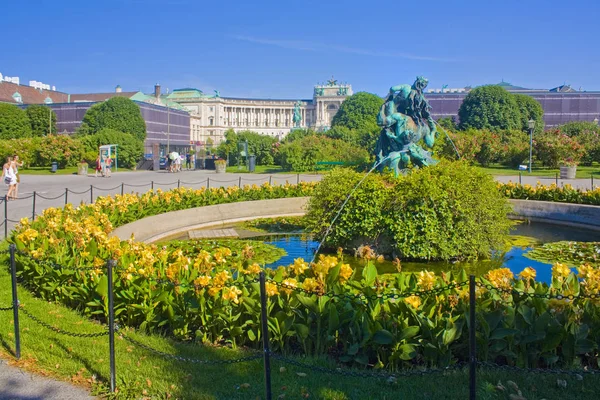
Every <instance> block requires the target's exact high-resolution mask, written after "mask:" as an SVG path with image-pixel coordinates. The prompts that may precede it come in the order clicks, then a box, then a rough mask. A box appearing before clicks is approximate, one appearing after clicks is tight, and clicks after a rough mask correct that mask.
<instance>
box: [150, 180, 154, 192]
mask: <svg viewBox="0 0 600 400" xmlns="http://www.w3.org/2000/svg"><path fill="white" fill-rule="evenodd" d="M150 190H154V181H150Z"/></svg>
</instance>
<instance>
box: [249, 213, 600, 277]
mask: <svg viewBox="0 0 600 400" xmlns="http://www.w3.org/2000/svg"><path fill="white" fill-rule="evenodd" d="M512 234H513V235H521V236H529V237H533V238H536V239H537V240H538V241H539V242H540V244H543V243H550V242H556V241H561V240H571V241H593V240H598V238H597V233H595V232H589V231H582V230H580V229H574V228H566V227H558V226H556V225H551V224H543V223H535V224H521V225H518V226H517V227H515V229H514V230H513V232H512ZM257 239H258V240H261V241H263V242H265V243H269V244H272V245H274V246H277V247H279V248H282V249H284V250H285V251H286V252H287V255H286V256H284V257H282V258H280V259H279V260H277V261H276V262H274V263H271V264H268V265H267V266H266V267H267V268H276V267H278V266H280V265H284V266H287V265H290V264H292V263H293V262H294V259H296V258H299V257H301V258H303V259H305V260H310V259H312V257H313V254H314V252H315V251H316V250H317V248H318V246H319V243H318V242H316V241H314V240H311V239H310V237H309V236H306V235H289V236H267V237H262V238H257ZM531 249H532V248H531V247H527V248H522V247H513V248H512V249H511V250H510V251H508V252H507V253H506V254H504V256H503V257H502V258H501V259H496V260H487V261H480V262H474V263H446V262H430V263H427V262H403V263H402V271H406V272H417V271H420V270H424V269H427V270H430V271H435V272H441V271H449V270H457V269H459V268H466V269H468V270H469V271H470V272H471V273H474V274H475V275H481V274H484V273H485V272H486V271H487V270H490V269H493V268H500V267H505V268H509V269H510V270H511V271H512V272H513V273H514V274H515V275H517V274H519V273H520V272H521V271H522V270H523V269H524V268H525V267H532V268H534V269H535V270H536V272H537V277H536V280H538V281H541V282H546V283H550V281H551V279H552V270H551V267H552V265H551V264H548V263H544V262H540V261H535V260H532V259H529V258H527V257H525V253H527V252H528V251H530V250H531ZM344 261H345V262H349V263H350V264H351V265H352V266H353V267H359V268H360V267H361V265H362V264H363V262H362V261H361V260H358V259H356V258H354V257H351V256H348V255H345V256H344ZM377 265H378V269H379V271H380V273H393V272H395V267H394V266H393V265H392V263H390V262H384V263H382V264H377Z"/></svg>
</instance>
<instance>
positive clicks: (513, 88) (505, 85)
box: [497, 80, 531, 91]
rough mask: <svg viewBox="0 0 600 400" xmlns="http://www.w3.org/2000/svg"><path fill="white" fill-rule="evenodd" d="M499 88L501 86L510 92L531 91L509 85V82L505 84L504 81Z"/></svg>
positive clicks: (499, 84)
mask: <svg viewBox="0 0 600 400" xmlns="http://www.w3.org/2000/svg"><path fill="white" fill-rule="evenodd" d="M497 86H500V87H502V88H504V89H506V90H508V91H511V90H531V89H527V88H524V87H521V86H514V85H513V84H511V83H509V82H504V80H502V82H500V83H498V84H497Z"/></svg>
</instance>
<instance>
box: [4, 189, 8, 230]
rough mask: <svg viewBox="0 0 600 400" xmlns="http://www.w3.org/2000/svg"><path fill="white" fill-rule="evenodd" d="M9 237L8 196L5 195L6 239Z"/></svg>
mask: <svg viewBox="0 0 600 400" xmlns="http://www.w3.org/2000/svg"><path fill="white" fill-rule="evenodd" d="M7 237H8V196H7V195H4V239H6V238H7Z"/></svg>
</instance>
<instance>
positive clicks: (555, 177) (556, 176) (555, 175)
mask: <svg viewBox="0 0 600 400" xmlns="http://www.w3.org/2000/svg"><path fill="white" fill-rule="evenodd" d="M554 179H555V180H556V186H558V172H557V173H555V174H554Z"/></svg>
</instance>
